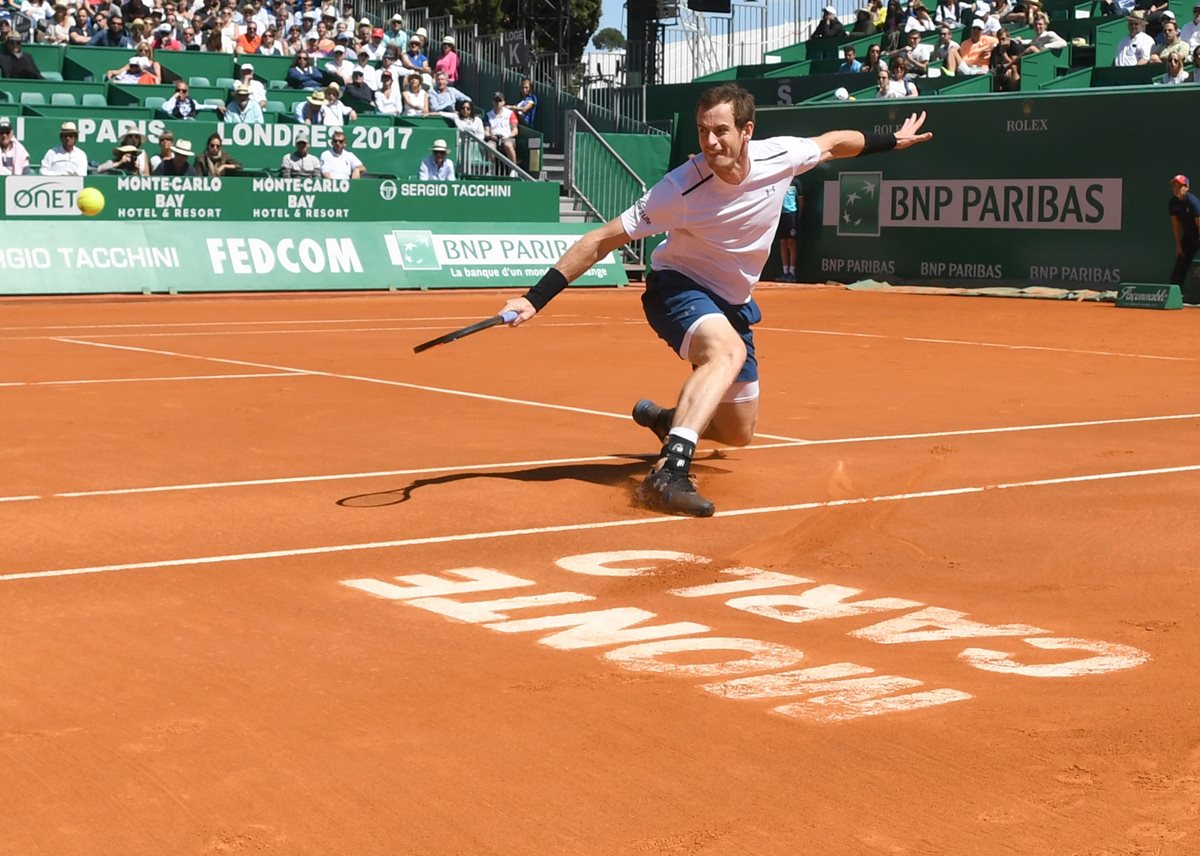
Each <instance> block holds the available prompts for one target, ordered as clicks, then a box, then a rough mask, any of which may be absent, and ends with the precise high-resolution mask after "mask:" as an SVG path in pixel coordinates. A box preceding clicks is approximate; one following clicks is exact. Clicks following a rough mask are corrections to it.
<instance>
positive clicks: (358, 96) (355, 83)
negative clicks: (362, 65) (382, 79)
mask: <svg viewBox="0 0 1200 856" xmlns="http://www.w3.org/2000/svg"><path fill="white" fill-rule="evenodd" d="M346 97H347V98H353V99H354V100H356V101H362V102H363V103H365V104H368V105H371V106H374V104H375V91H374V90H373V89H371V87H370V86H368V85H367V83H366V81H365V80H364V79H363V73H362V72H361V71H360V70H359V69H357V68H356V69H354V74H353V75H351V80H350V85H349V86H347V87H346Z"/></svg>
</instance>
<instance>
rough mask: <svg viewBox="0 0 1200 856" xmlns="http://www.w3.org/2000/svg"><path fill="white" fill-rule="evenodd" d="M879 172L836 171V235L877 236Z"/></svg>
mask: <svg viewBox="0 0 1200 856" xmlns="http://www.w3.org/2000/svg"><path fill="white" fill-rule="evenodd" d="M882 185H883V173H881V172H843V173H839V174H838V219H837V233H838V235H848V236H855V235H857V236H862V237H871V238H875V237H878V236H879V195H880V194H879V190H880V187H882Z"/></svg>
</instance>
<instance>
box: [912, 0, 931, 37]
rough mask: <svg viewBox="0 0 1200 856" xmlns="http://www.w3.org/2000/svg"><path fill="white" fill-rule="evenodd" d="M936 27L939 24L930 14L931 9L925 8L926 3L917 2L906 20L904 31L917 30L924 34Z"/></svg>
mask: <svg viewBox="0 0 1200 856" xmlns="http://www.w3.org/2000/svg"><path fill="white" fill-rule="evenodd" d="M936 29H937V24H936V23H935V22H934V20H933V17H932V16H931V15H930V14H929V10H928V9H926V8H925V4H923V3H915V4H914V5H913V7H912V14H911V15H909V16H908V20H907V21H905V22H904V32H905V33H911V32H913V31H916V32H918V33H920V34H922V35H924V34H925V33H932V32H933V31H934V30H936Z"/></svg>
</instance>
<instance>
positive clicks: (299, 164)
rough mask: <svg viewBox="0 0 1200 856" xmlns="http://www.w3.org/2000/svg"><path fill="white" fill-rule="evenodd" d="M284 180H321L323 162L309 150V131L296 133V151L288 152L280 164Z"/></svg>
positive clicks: (302, 130)
mask: <svg viewBox="0 0 1200 856" xmlns="http://www.w3.org/2000/svg"><path fill="white" fill-rule="evenodd" d="M279 175H280V176H281V177H283V178H320V177H321V161H320V159H319V158H318V157H317V156H316V155H314V154H313V153H312V152H311V151H309V149H308V129H307V128H300V129H299V130H297V131H296V150H295V151H291V152H288V153H287V154H286V155H284V156H283V160H282V161H280V163H279Z"/></svg>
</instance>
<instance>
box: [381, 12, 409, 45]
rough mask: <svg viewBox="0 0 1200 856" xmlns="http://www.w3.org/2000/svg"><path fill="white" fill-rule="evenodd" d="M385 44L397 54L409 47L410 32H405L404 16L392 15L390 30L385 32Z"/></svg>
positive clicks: (389, 23) (389, 24)
mask: <svg viewBox="0 0 1200 856" xmlns="http://www.w3.org/2000/svg"><path fill="white" fill-rule="evenodd" d="M383 44H384V46H385V47H387V48H390V49H391V50H392V52H393V53H397V54H398V53H401V52H403V51H404V49H405V48H407V47H408V33H406V32H404V18H403V17H401V16H400V15H392V20H391V21H390V22H388V31H387V32H386V33H384V34H383Z"/></svg>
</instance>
